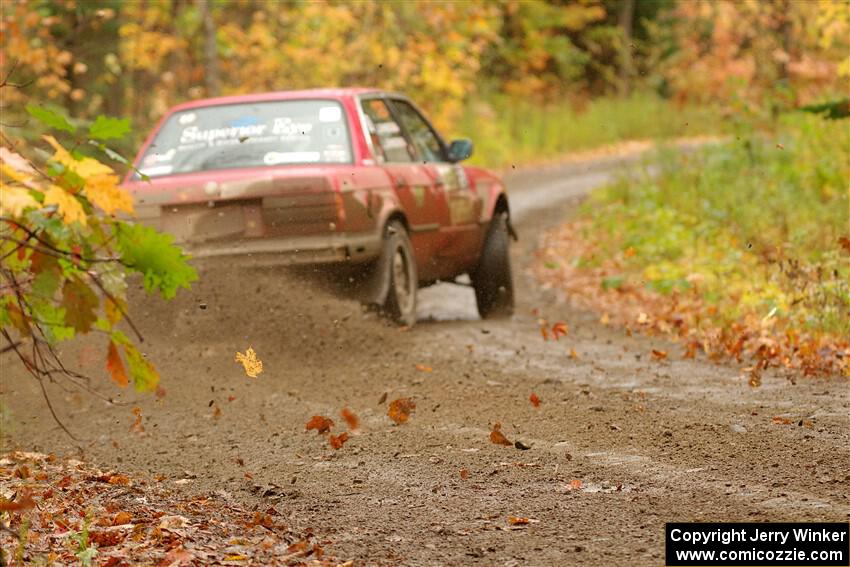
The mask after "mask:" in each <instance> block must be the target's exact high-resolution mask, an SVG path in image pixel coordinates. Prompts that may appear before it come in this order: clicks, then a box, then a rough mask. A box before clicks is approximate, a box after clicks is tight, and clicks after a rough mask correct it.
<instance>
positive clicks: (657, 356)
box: [652, 349, 667, 360]
mask: <svg viewBox="0 0 850 567" xmlns="http://www.w3.org/2000/svg"><path fill="white" fill-rule="evenodd" d="M652 358H653V359H654V360H664V359H665V358H667V351H666V350H656V349H652Z"/></svg>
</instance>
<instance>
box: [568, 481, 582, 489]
mask: <svg viewBox="0 0 850 567" xmlns="http://www.w3.org/2000/svg"><path fill="white" fill-rule="evenodd" d="M579 489H581V480H580V479H578V478H574V479H572V480H571V481H570V485H569V486H568V487H567V490H579Z"/></svg>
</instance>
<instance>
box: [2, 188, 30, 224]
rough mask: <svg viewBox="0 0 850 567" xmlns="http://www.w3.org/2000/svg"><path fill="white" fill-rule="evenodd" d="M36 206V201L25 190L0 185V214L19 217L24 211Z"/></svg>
mask: <svg viewBox="0 0 850 567" xmlns="http://www.w3.org/2000/svg"><path fill="white" fill-rule="evenodd" d="M38 206H39V205H38V201H36V200H35V199H33V197H32V195H30V193H29V191H27V190H26V189H21V188H20V187H11V186H9V185H6V184H4V183H0V213H2V214H6V215H9V216H11V217H20V216H21V215H22V214H23V213H24V210H25V209H27V208H29V207H34V208H38Z"/></svg>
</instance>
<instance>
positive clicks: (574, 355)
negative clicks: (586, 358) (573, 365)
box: [570, 348, 578, 360]
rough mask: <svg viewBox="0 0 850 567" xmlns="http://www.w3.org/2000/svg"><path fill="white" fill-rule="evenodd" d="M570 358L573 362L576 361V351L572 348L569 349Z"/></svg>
mask: <svg viewBox="0 0 850 567" xmlns="http://www.w3.org/2000/svg"><path fill="white" fill-rule="evenodd" d="M570 358H572V359H573V360H576V359H578V353H577V352H576V349H574V348H571V349H570Z"/></svg>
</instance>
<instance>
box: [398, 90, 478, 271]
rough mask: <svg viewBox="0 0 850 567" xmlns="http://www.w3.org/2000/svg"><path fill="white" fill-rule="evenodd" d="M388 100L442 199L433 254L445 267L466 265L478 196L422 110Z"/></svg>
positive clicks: (474, 246) (473, 248) (474, 244)
mask: <svg viewBox="0 0 850 567" xmlns="http://www.w3.org/2000/svg"><path fill="white" fill-rule="evenodd" d="M391 104H392V110H393V112H394V114H395V115H396V116H397V118H398V121H399V122H400V123H401V126H402V127H403V129H404V131H405V133H406V134H407V136H408V138H409V139H410V142H411V144H412V146H413V149H414V151H415V152H416V157H417V159H418V160H419V161H420V162H421V163H422V164H423V166H424V168H425V169H426V170H427V171H428V174H429V175H430V176H431V179H432V180H433V184H434V187H435V189H436V190H437V191H438V192H439V193H441V194H442V196H443V197H442V198H443V199H445V202H446V212H447V215H446V217H445V218H443V219H442V222H441V232H442V233H443V236H444V238H443V239H442V246H441V248H440V249H439V250H438V251H437V255H438V257H439V258H441V259H442V260H443V262H442V263H443V264H444V265H445V266H446V270H447V271H449V272H451V271H457V270H458V269H456V268H455V266H460V265H464V266H465V265H468V262H469V259H470V258H472V257H474V256H475V255H476V253H477V250H478V247H479V244H480V236H481V234H480V231H481V227H480V224H479V222H478V220H479V219H480V218H481V208H482V206H483V202H482V199H481V197H480V196H479V195H478V193H477V192H476V191H475V189H474V187H472V186H471V184H470V182H469V178H468V177H467V175H466V170H465V169H464V168H463V166H462V165H460V164H459V163H451V162H450V161H449V159H448V155H447V154H448V152H447V148H446V146H445V144H444V143H443V141H442V139H441V138H440V136H439V135H438V134H437V132H436V131H435V130H434V128H433V127H432V126H431V124H430V123H429V122H428V120H426V119H425V117H424V116H423V115H422V113H420V112H419V110H418V109H417V108H416V107H415V106H414V105H413V104H411V103H410V102H409V101H408V100H406V99H404V98H401V97H393V98H392V99H391ZM448 275H454V274H448Z"/></svg>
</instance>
